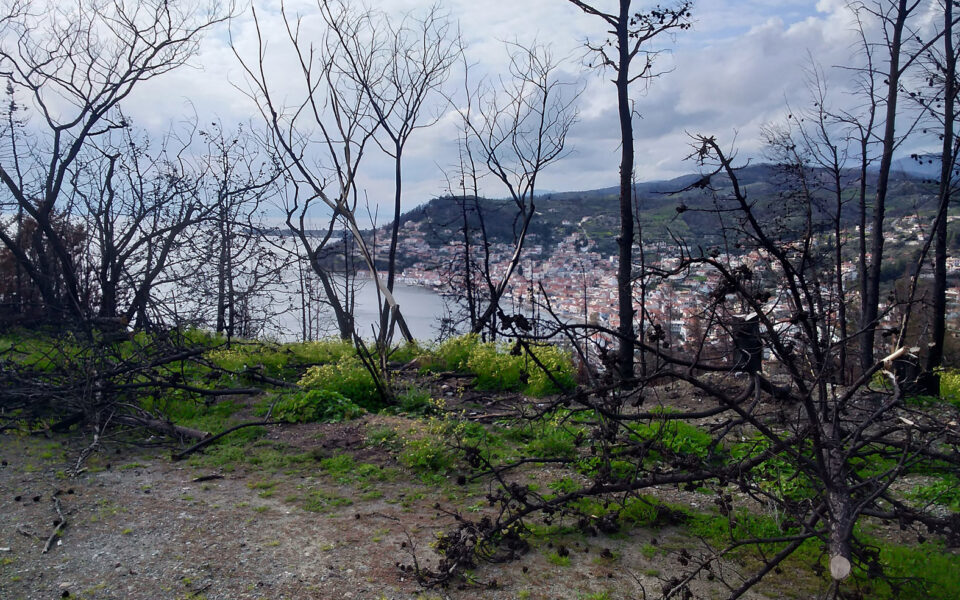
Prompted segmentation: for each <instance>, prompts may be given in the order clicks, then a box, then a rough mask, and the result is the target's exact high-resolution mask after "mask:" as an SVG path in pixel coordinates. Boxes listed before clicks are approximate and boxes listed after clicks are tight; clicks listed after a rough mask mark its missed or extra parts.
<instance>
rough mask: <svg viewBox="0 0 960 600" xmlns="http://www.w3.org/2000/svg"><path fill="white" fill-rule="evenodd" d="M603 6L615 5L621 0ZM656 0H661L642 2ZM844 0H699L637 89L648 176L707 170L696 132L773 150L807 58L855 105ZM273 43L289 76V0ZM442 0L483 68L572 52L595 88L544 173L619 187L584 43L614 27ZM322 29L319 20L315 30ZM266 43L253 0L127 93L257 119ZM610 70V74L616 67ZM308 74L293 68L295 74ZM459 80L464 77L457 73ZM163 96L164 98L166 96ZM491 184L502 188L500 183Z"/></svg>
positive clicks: (397, 3) (379, 180) (489, 3)
mask: <svg viewBox="0 0 960 600" xmlns="http://www.w3.org/2000/svg"><path fill="white" fill-rule="evenodd" d="M315 1H316V0H288V1H287V3H286V4H287V10H288V12H291V13H293V12H300V13H302V14H303V15H305V16H307V17H309V16H311V15H315V6H316V4H315ZM431 3H432V0H380V1H379V2H370V4H371V5H372V6H374V7H375V8H377V9H380V10H383V11H385V12H388V13H390V14H393V15H402V14H403V13H404V12H406V11H417V10H423V9H424V8H425V7H426V6H428V5H429V4H431ZM596 4H598V5H599V6H601V7H603V8H606V9H608V10H613V9H614V7H615V5H616V2H615V0H597V1H596ZM638 4H640V6H647V5H648V3H638ZM845 4H846V2H845V1H844V0H819V1H816V2H814V1H810V0H699V1H697V2H696V3H695V6H694V9H693V28H692V30H690V31H684V32H680V33H678V34H677V35H676V36H675V37H674V38H673V39H671V40H668V39H666V38H665V39H664V42H665V43H667V46H668V47H669V48H670V53H669V54H667V55H664V56H662V57H661V59H660V61H661V62H660V63H659V65H660V67H661V68H662V70H665V71H669V72H668V73H666V74H664V75H663V76H662V77H660V78H658V79H657V80H655V81H653V82H652V83H651V85H650V86H649V89H646V90H643V89H640V88H639V87H638V88H637V89H636V90H634V96H635V98H636V109H637V112H638V113H639V116H638V117H637V119H636V124H635V131H636V148H637V176H638V179H639V180H641V181H644V180H652V179H662V178H669V177H672V176H676V175H679V174H682V173H686V172H690V171H692V170H694V165H693V164H692V163H690V162H685V161H684V157H685V156H686V155H687V154H688V153H689V150H690V147H689V142H690V138H689V135H690V134H692V133H705V134H710V135H716V136H717V137H718V139H720V140H721V141H723V142H725V143H726V144H727V145H735V146H736V147H737V148H738V149H739V152H740V156H741V157H751V156H756V155H758V153H759V152H760V151H761V144H760V141H759V131H760V129H761V127H763V126H764V125H767V124H771V123H776V122H782V121H783V119H784V117H785V115H786V114H787V112H788V109H787V106H788V105H789V106H793V107H797V106H803V105H804V104H805V103H806V101H807V92H806V87H805V83H804V78H805V73H804V69H805V67H809V65H810V64H811V60H813V61H816V62H817V63H818V64H820V65H822V67H823V68H824V71H825V73H826V74H827V78H828V80H829V85H830V92H831V94H832V102H834V103H836V105H838V106H839V105H844V104H850V103H852V102H856V101H857V100H856V99H855V98H853V97H852V95H851V94H850V93H849V87H850V85H851V82H850V74H849V71H844V70H842V69H837V68H835V67H836V66H837V65H849V64H852V63H855V62H856V60H857V58H856V54H857V35H856V33H855V31H854V29H853V24H852V21H851V15H850V12H849V10H848V9H847V8H846V7H845ZM255 5H256V8H257V11H258V14H259V15H260V16H261V28H262V30H263V34H264V38H265V39H266V40H267V41H268V53H274V54H273V56H274V57H275V58H276V62H275V63H274V65H273V67H272V70H271V75H272V76H273V77H274V81H278V82H281V84H282V82H283V81H284V80H285V79H287V78H288V76H287V74H286V73H285V72H284V69H285V68H286V67H285V66H284V63H283V61H282V60H280V59H279V58H277V57H280V56H282V52H283V50H282V49H281V48H282V45H283V43H284V42H285V40H284V33H283V32H282V30H281V29H280V27H281V24H282V22H281V20H280V18H279V6H280V5H279V2H278V1H274V0H255ZM441 6H442V7H443V9H444V10H446V11H447V12H448V13H449V15H450V17H451V18H452V19H454V20H456V21H457V22H458V23H459V27H460V29H461V32H462V36H463V39H464V41H465V42H466V52H467V56H468V59H469V61H470V62H471V63H473V64H474V66H473V67H472V70H471V77H474V78H477V77H482V76H487V77H496V76H497V75H499V74H502V73H504V72H505V69H506V67H505V57H506V52H505V50H504V41H505V40H511V41H512V40H516V41H519V42H529V41H532V40H534V39H536V40H538V41H539V42H541V43H545V44H550V45H551V47H552V49H553V53H554V55H555V56H557V57H561V58H563V62H562V65H563V68H562V72H561V73H560V74H559V76H560V77H562V78H564V79H567V80H570V81H576V82H579V83H580V85H582V86H584V88H585V91H584V93H583V94H582V96H581V98H580V103H579V121H578V123H577V125H576V126H575V128H574V129H573V131H572V132H571V136H570V137H569V139H568V147H569V149H570V154H569V156H568V157H567V158H565V159H564V160H563V162H561V163H557V164H555V165H553V166H552V167H550V168H549V169H548V170H547V171H546V172H545V173H544V175H543V177H542V179H541V182H540V187H541V188H542V189H550V190H577V189H593V188H599V187H606V186H611V185H614V184H615V182H616V180H617V173H618V166H619V165H618V160H619V158H618V152H619V150H618V145H619V142H618V137H619V130H618V125H617V116H616V98H615V88H614V86H613V84H612V83H610V81H609V77H604V76H603V74H600V73H597V72H593V71H590V70H589V69H587V68H585V67H584V63H583V56H584V50H583V42H584V41H585V40H587V39H590V40H599V39H602V38H604V37H605V28H604V27H603V25H602V23H601V22H600V21H599V20H597V19H596V18H594V17H590V16H587V15H584V14H583V13H582V12H581V11H580V10H579V9H577V8H576V7H575V6H573V5H572V4H570V3H568V2H566V1H565V0H483V1H478V0H441ZM308 31H309V30H308ZM231 35H232V40H233V44H234V45H235V46H236V47H237V48H238V50H239V52H240V53H241V54H242V55H245V56H248V57H252V56H254V54H253V53H254V52H255V47H256V46H255V41H254V38H253V27H252V19H251V16H250V10H249V8H247V9H245V10H241V12H240V13H239V15H238V17H237V18H236V19H235V20H233V21H232V22H231V24H230V26H229V30H228V29H227V27H223V28H220V29H219V30H217V31H215V32H212V33H211V34H210V35H208V36H207V37H206V38H205V39H204V41H203V45H202V48H201V51H200V53H199V55H198V56H197V57H196V58H195V59H194V60H193V62H192V67H191V68H189V69H181V70H179V71H177V72H174V73H171V74H170V75H168V76H166V77H165V78H163V79H158V80H157V81H155V82H150V85H149V86H144V87H143V88H142V89H140V90H139V93H138V95H137V96H136V97H134V98H133V99H132V101H131V102H130V103H128V104H127V110H128V111H129V112H131V113H132V114H133V115H134V117H135V119H136V120H137V122H138V123H139V124H141V125H143V126H147V127H154V128H155V127H160V126H162V125H163V124H164V123H168V122H169V121H170V119H176V118H177V117H178V116H182V115H184V114H191V113H193V112H194V111H195V112H196V113H197V114H198V115H199V117H200V119H201V120H209V119H211V118H214V117H217V118H220V119H222V120H223V121H225V122H233V121H242V120H246V119H253V118H255V117H257V113H256V108H255V106H254V104H253V103H252V101H251V100H250V99H249V98H247V97H245V96H244V95H243V94H241V93H240V92H239V91H238V90H237V87H240V88H245V87H246V83H245V81H244V75H243V72H242V70H241V69H240V67H239V65H238V63H237V60H236V58H235V57H234V55H233V52H232V51H231V48H230V44H231ZM608 75H609V74H608ZM295 76H296V73H295V72H294V71H293V70H292V69H291V70H290V73H289V78H294V77H295ZM449 85H450V86H451V88H453V89H455V88H457V87H459V86H462V74H459V73H458V74H454V75H453V76H452V78H451V80H450V82H449ZM157 98H163V99H164V100H163V102H162V103H161V104H160V105H158V102H157ZM435 110H437V111H438V114H440V119H439V121H438V123H437V125H436V126H434V127H432V128H431V129H429V130H425V131H420V132H419V133H417V134H416V135H415V136H414V138H413V139H412V141H411V146H410V148H409V150H408V153H407V155H406V161H405V170H406V173H407V179H406V187H407V195H406V200H405V201H404V205H405V208H412V207H413V206H415V205H417V204H419V203H421V202H424V201H426V200H429V199H430V198H431V197H434V196H436V195H439V194H442V193H443V192H444V188H445V184H444V177H443V174H442V169H443V168H449V167H450V166H451V162H452V161H451V157H453V156H455V155H456V146H455V140H456V136H457V119H456V111H455V110H453V109H452V108H451V107H449V106H444V105H443V104H442V103H438V104H437V105H436V108H435ZM364 173H365V176H364V179H363V182H362V183H363V186H364V188H365V189H366V190H367V192H368V194H369V196H370V198H371V199H373V200H379V199H380V198H389V197H390V195H391V192H390V191H391V190H392V179H391V174H392V171H391V170H390V169H389V168H388V163H386V162H385V161H384V160H382V159H381V158H380V157H377V156H370V157H369V161H368V163H367V164H366V165H365V169H364ZM486 186H487V187H486V189H485V190H484V192H485V193H486V194H488V195H493V196H502V195H504V192H503V190H502V189H498V188H497V187H496V186H495V185H494V183H493V182H492V181H490V182H488V183H487V184H486Z"/></svg>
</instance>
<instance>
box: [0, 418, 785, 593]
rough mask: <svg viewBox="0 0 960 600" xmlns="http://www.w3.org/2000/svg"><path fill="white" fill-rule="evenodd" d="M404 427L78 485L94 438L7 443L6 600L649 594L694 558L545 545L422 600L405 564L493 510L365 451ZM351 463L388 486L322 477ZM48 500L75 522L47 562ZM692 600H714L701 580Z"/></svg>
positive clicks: (386, 455) (322, 430)
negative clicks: (458, 516)
mask: <svg viewBox="0 0 960 600" xmlns="http://www.w3.org/2000/svg"><path fill="white" fill-rule="evenodd" d="M694 402H695V400H694ZM403 421H405V419H400V418H396V417H386V416H379V415H376V416H375V415H368V416H366V417H364V418H362V419H359V420H356V421H353V422H350V423H345V424H331V425H319V424H310V425H295V426H294V425H289V426H286V425H285V426H276V427H271V428H270V429H269V430H268V433H267V435H266V436H265V437H264V438H261V440H259V441H257V442H255V443H254V444H260V445H261V446H263V445H270V444H272V445H273V447H276V448H282V449H283V451H284V452H286V453H291V454H292V453H298V452H299V453H301V455H302V453H309V455H310V456H311V457H312V460H309V461H306V462H300V463H296V464H293V465H287V466H283V467H276V466H272V467H257V466H251V465H243V464H240V465H225V466H222V467H215V466H211V465H210V464H208V463H206V462H205V461H204V460H203V459H202V458H198V459H195V460H190V461H183V462H172V461H171V460H170V459H169V452H168V451H166V450H163V451H162V450H159V449H157V450H154V451H148V450H143V449H118V448H121V446H119V445H117V444H116V443H113V444H106V445H104V448H105V449H104V450H102V451H101V452H99V453H97V454H95V455H93V456H92V457H91V458H90V459H88V461H87V463H86V464H87V469H86V470H85V471H83V472H82V473H81V474H79V475H78V476H76V477H70V476H68V475H67V473H68V472H69V469H70V468H71V467H72V466H73V465H74V463H75V461H76V458H77V456H78V453H79V451H80V449H81V448H82V447H83V444H85V443H88V442H89V440H85V439H78V438H77V437H73V438H50V439H48V438H44V437H42V436H24V435H13V434H0V459H2V461H3V462H2V466H0V599H3V600H20V599H23V600H27V599H38V600H39V599H44V600H46V599H52V598H61V597H63V598H66V597H71V598H87V599H108V598H113V599H118V598H125V599H131V600H140V599H143V600H146V599H151V600H152V599H158V598H171V599H187V598H196V599H198V598H208V599H214V598H218V599H219V598H223V599H227V598H230V599H241V598H267V599H276V598H295V599H299V598H357V599H366V598H370V599H380V598H389V599H407V598H422V599H434V598H444V599H447V598H449V599H460V598H464V599H465V598H489V599H513V598H530V599H556V598H560V599H566V598H571V599H575V598H591V597H592V598H598V599H599V598H609V599H613V598H643V597H645V596H649V597H656V596H657V595H659V592H660V590H661V586H662V584H663V580H664V579H666V578H668V577H670V576H672V575H674V574H676V573H678V572H679V564H678V562H677V560H678V559H677V557H678V555H679V552H678V551H679V550H681V549H688V550H689V552H691V553H694V554H696V553H697V552H698V551H699V548H698V544H699V542H698V541H696V540H690V539H688V538H686V537H684V536H683V535H682V533H680V532H679V531H674V530H671V529H669V528H667V529H661V530H656V531H654V530H636V531H633V532H630V533H626V534H623V533H621V534H618V535H616V536H603V535H600V536H594V537H589V536H585V535H581V534H571V535H570V536H565V537H564V536H561V537H557V536H553V537H549V538H548V537H542V538H536V539H534V540H533V542H532V548H531V550H530V551H529V552H528V553H526V554H525V555H524V556H523V557H522V558H520V559H518V560H515V561H512V562H510V563H507V564H500V565H480V566H479V567H478V568H477V569H476V570H474V571H472V572H471V573H468V578H467V579H466V580H464V581H463V582H461V583H460V584H457V585H454V586H451V587H449V588H445V589H432V590H425V589H423V588H421V587H420V586H419V585H418V584H417V582H416V581H415V579H414V578H413V577H412V576H411V574H410V572H409V571H406V570H404V569H402V568H401V567H400V566H398V565H410V564H412V554H411V551H412V550H415V552H416V556H417V558H418V559H419V560H420V561H421V564H426V565H427V566H434V565H435V564H436V562H437V556H436V554H435V553H434V552H433V550H432V549H431V543H432V542H433V541H434V540H435V539H436V536H437V534H438V533H439V532H441V531H443V530H445V529H447V528H449V527H450V526H451V525H452V524H453V522H454V521H453V519H452V518H451V517H450V515H449V512H447V511H462V512H464V513H474V512H480V511H483V510H486V503H485V495H486V493H487V490H486V488H485V487H484V485H483V484H482V483H480V484H471V485H467V486H463V485H458V484H457V482H456V476H455V475H451V476H450V477H448V478H446V479H443V480H441V481H432V482H430V483H429V484H426V483H424V482H423V481H422V480H421V479H420V478H418V477H417V476H416V475H415V474H413V473H411V472H410V471H408V470H406V469H404V468H403V467H402V466H401V465H399V464H398V463H397V461H396V458H395V455H394V452H392V451H391V450H390V449H389V448H387V447H385V446H378V445H375V444H371V443H370V440H369V439H368V438H369V434H370V432H372V431H383V430H385V428H394V429H398V430H399V429H402V427H403V423H402V422H403ZM343 453H347V454H350V455H352V456H353V457H354V459H355V461H356V462H357V464H361V463H362V464H373V465H379V466H382V467H384V468H385V469H387V470H388V472H390V473H393V474H394V475H393V476H390V477H385V478H383V479H382V480H375V481H367V482H365V483H362V484H361V483H358V481H357V479H356V478H354V477H352V474H349V473H347V474H341V475H340V476H337V475H332V474H330V473H325V472H324V471H323V470H322V469H321V468H320V467H319V460H321V459H322V458H324V457H330V456H337V455H340V454H343ZM211 476H212V477H214V478H212V479H207V480H205V481H197V479H198V478H203V477H211ZM541 476H543V477H549V476H550V474H549V473H542V474H541ZM664 493H666V494H680V492H678V491H675V490H664ZM54 497H56V498H57V499H59V502H60V505H61V507H62V512H63V515H64V517H65V519H66V525H65V527H63V529H62V531H61V533H60V535H59V536H56V537H55V538H54V541H53V543H52V545H51V548H50V550H49V552H47V553H43V552H42V550H43V548H44V546H45V544H46V542H47V539H48V537H49V536H50V535H51V532H53V531H54V529H55V524H56V522H57V519H58V516H57V512H56V503H55V501H54V500H53V498H54ZM685 501H688V502H690V503H692V504H697V503H698V502H699V503H700V504H701V506H706V505H707V504H708V503H709V498H705V497H703V496H697V495H690V496H689V497H687V498H685ZM311 502H312V504H311ZM437 504H439V506H440V507H441V508H442V509H443V510H437V508H436V505H437ZM561 546H562V548H561ZM567 553H569V555H568V556H567V557H566V559H567V560H563V559H562V558H560V559H558V556H561V555H564V554H567ZM729 568H735V566H734V565H730V566H729ZM694 590H695V592H696V594H697V596H698V597H715V596H717V595H718V594H719V592H720V588H719V585H718V584H717V583H715V582H711V581H708V580H707V579H702V580H698V581H697V582H696V584H695V588H694ZM604 594H606V595H604ZM777 596H778V594H775V595H774V597H777ZM748 597H762V596H759V595H752V596H748Z"/></svg>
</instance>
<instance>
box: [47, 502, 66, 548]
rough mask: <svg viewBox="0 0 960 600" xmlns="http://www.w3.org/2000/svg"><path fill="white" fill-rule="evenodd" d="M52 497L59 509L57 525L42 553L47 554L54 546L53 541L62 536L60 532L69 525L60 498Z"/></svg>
mask: <svg viewBox="0 0 960 600" xmlns="http://www.w3.org/2000/svg"><path fill="white" fill-rule="evenodd" d="M52 499H53V505H54V507H55V508H56V509H57V517H58V518H57V526H56V527H55V528H54V530H53V533H51V534H50V537H49V538H47V543H46V544H45V545H44V546H43V551H42V552H41V554H46V553H47V552H49V551H50V547H51V546H53V541H54V540H55V539H57V538H59V537H60V532H61V531H62V530H63V528H64V527H66V526H67V519H66V518H64V516H63V511H62V510H61V509H60V498H58V497H57V496H56V495H54V496H53V498H52Z"/></svg>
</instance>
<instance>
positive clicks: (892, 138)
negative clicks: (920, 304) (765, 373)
mask: <svg viewBox="0 0 960 600" xmlns="http://www.w3.org/2000/svg"><path fill="white" fill-rule="evenodd" d="M907 12H908V11H907V0H899V2H898V3H897V14H896V19H895V21H894V25H893V35H892V38H891V40H890V69H889V71H888V73H887V96H886V102H887V107H886V117H885V122H884V132H883V154H882V155H881V157H880V172H879V173H878V174H877V196H876V201H875V202H874V206H873V223H872V224H873V231H872V232H871V235H872V237H871V244H870V253H871V256H870V266H869V269H868V270H867V281H866V296H865V297H864V298H863V300H862V302H863V312H862V319H861V323H860V326H861V327H862V328H863V337H862V338H861V343H860V367H861V369H864V370H866V369H869V368H870V367H871V366H872V365H873V357H874V347H873V346H874V342H875V340H876V330H877V317H878V316H879V307H880V267H881V265H882V263H883V242H884V239H883V221H884V215H885V210H886V200H887V191H888V189H889V184H890V166H891V164H892V162H893V150H894V147H895V146H896V121H897V98H898V96H899V93H900V90H899V85H900V50H901V47H902V42H903V39H902V38H903V30H904V25H905V24H906V20H907Z"/></svg>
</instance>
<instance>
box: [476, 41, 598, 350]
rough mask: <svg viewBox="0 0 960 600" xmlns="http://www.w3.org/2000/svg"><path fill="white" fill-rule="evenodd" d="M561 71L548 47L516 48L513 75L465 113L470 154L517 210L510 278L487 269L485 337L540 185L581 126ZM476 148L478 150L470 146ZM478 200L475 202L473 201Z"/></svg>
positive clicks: (482, 314) (479, 95)
mask: <svg viewBox="0 0 960 600" xmlns="http://www.w3.org/2000/svg"><path fill="white" fill-rule="evenodd" d="M556 68H557V65H556V63H555V62H554V59H553V57H552V55H551V53H550V51H549V49H547V48H546V47H544V46H537V45H534V46H531V47H524V46H522V45H520V44H512V45H511V46H510V77H509V78H503V79H501V80H500V82H499V87H498V88H494V87H491V86H489V85H486V86H482V87H481V88H479V89H476V90H473V91H472V92H471V93H468V98H467V101H466V106H464V107H462V108H460V109H459V110H460V114H461V116H462V117H463V120H464V125H465V128H466V130H467V131H468V133H469V135H468V137H467V140H466V141H465V144H466V145H467V146H468V147H469V148H468V152H469V153H470V154H471V157H470V160H471V161H472V160H473V158H472V155H473V153H476V156H477V159H478V161H482V162H483V163H484V165H485V166H486V169H487V171H488V172H489V173H490V174H491V175H492V176H493V177H494V178H495V179H496V180H498V181H499V182H500V183H501V184H502V185H503V186H504V188H506V191H507V193H508V194H509V198H510V200H512V202H513V205H514V207H515V217H514V227H513V233H514V243H513V250H512V254H511V256H510V258H509V259H508V260H507V262H506V264H505V265H504V269H503V273H502V274H501V275H498V276H496V277H493V276H492V271H491V270H489V269H487V270H485V271H484V274H485V279H486V281H485V285H486V288H487V294H486V295H487V296H488V298H489V300H488V301H487V305H486V307H484V308H483V309H482V310H479V309H478V311H477V313H478V317H477V319H476V322H475V323H474V325H473V332H474V333H480V332H481V331H482V330H484V329H485V328H486V327H488V325H489V324H490V322H491V321H492V320H493V319H494V318H495V317H496V316H497V314H498V312H500V311H502V306H501V304H500V301H501V299H502V298H503V295H504V294H505V293H506V291H507V289H508V286H509V285H510V281H511V278H512V277H513V274H514V272H515V271H516V270H517V267H518V265H519V264H520V259H521V258H522V255H523V251H524V246H525V244H526V241H527V235H528V233H529V231H530V223H531V221H532V220H533V217H534V215H535V214H536V189H537V187H536V186H537V179H538V178H539V176H540V175H541V174H542V172H543V171H544V170H545V169H546V168H547V167H548V166H549V165H550V164H551V163H554V162H556V161H557V160H559V159H560V158H562V157H563V156H564V152H565V146H566V141H567V134H568V133H569V131H570V127H571V126H572V125H573V123H574V122H575V121H576V117H577V113H576V101H577V98H578V96H579V90H577V89H575V88H571V87H570V84H566V83H564V82H561V81H558V80H557V79H556V78H555V71H556ZM471 145H472V147H471ZM474 197H476V196H474Z"/></svg>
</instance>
